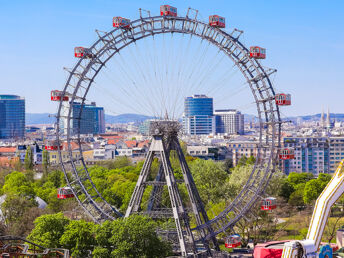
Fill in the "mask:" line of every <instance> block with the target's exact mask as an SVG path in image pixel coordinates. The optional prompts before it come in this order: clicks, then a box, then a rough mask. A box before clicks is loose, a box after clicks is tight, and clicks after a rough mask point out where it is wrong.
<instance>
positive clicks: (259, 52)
mask: <svg viewBox="0 0 344 258" xmlns="http://www.w3.org/2000/svg"><path fill="white" fill-rule="evenodd" d="M250 57H253V58H255V59H265V57H266V49H265V48H262V47H256V46H255V47H250Z"/></svg>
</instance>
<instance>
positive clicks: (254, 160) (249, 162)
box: [246, 156, 256, 165]
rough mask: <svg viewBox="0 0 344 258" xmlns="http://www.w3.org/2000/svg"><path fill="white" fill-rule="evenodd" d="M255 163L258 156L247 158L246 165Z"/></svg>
mask: <svg viewBox="0 0 344 258" xmlns="http://www.w3.org/2000/svg"><path fill="white" fill-rule="evenodd" d="M254 163H256V158H255V157H254V156H250V157H249V158H248V159H247V160H246V165H254Z"/></svg>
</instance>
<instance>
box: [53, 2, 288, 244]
mask: <svg viewBox="0 0 344 258" xmlns="http://www.w3.org/2000/svg"><path fill="white" fill-rule="evenodd" d="M142 14H143V12H142V10H140V18H139V19H137V20H134V21H130V20H129V19H126V18H123V17H115V18H114V19H113V27H114V28H113V29H112V30H111V31H109V32H101V31H96V32H97V34H98V37H99V39H98V40H96V42H95V43H94V44H93V45H92V46H90V47H88V48H85V47H76V48H75V57H77V58H79V59H78V61H77V63H76V65H75V66H74V67H73V68H72V69H69V70H68V72H69V76H68V79H67V82H66V84H65V86H64V89H63V91H53V92H52V96H51V98H52V100H54V101H59V108H58V112H57V134H56V143H55V145H56V146H53V148H54V149H57V150H58V152H59V158H60V164H61V167H62V169H63V172H64V173H65V175H66V180H67V184H68V186H67V187H66V188H65V189H63V191H64V192H63V191H62V192H61V196H62V197H61V198H68V197H70V196H74V197H75V198H76V199H77V201H78V203H79V205H80V206H81V207H82V208H83V209H84V211H85V212H86V213H87V215H89V216H90V217H91V218H92V219H93V220H94V221H95V222H97V223H101V222H103V221H104V220H114V219H116V218H118V217H122V216H123V214H122V213H121V212H120V211H119V209H118V207H114V206H112V205H111V204H109V203H108V202H107V201H106V200H105V198H104V197H103V196H102V194H101V193H100V191H98V189H97V188H96V186H95V184H94V183H93V181H92V179H91V177H90V174H89V171H88V168H87V165H86V162H85V159H84V155H83V147H82V140H81V133H82V132H80V124H81V120H82V119H81V117H82V111H83V108H82V107H83V105H84V104H85V103H87V101H88V93H89V91H90V89H91V88H92V87H93V86H94V84H95V79H96V77H97V75H98V74H99V73H100V72H101V71H102V69H105V68H106V66H107V64H108V63H109V61H110V60H111V59H112V58H114V57H115V56H116V55H121V53H122V52H123V51H124V50H125V49H126V48H128V47H129V46H130V45H133V44H136V43H137V42H139V41H141V40H144V39H146V38H154V37H156V36H157V35H162V34H173V35H174V34H181V35H190V36H192V37H194V38H198V39H200V40H201V41H205V42H208V43H209V44H210V45H212V46H214V47H215V48H217V49H218V51H219V52H221V53H223V54H224V56H225V57H226V58H228V59H229V60H231V62H232V63H233V66H235V67H236V68H237V69H238V71H240V73H241V75H242V76H243V78H244V80H245V85H246V87H248V88H249V89H250V92H251V94H252V96H253V99H254V105H255V108H256V110H257V117H258V125H259V130H258V133H259V135H258V151H257V158H256V162H255V164H254V166H253V168H252V171H251V173H250V176H249V178H248V180H247V182H246V183H245V185H244V186H243V188H242V190H241V191H240V193H239V194H238V195H237V196H236V197H235V199H234V200H233V201H232V202H231V203H230V204H228V205H227V207H226V208H225V209H224V210H223V211H222V212H221V213H219V214H218V215H217V216H216V217H215V218H213V219H211V220H209V221H207V222H206V223H204V224H202V225H198V226H197V228H195V229H192V230H196V231H200V230H204V229H206V228H207V227H209V225H211V227H212V229H213V230H212V231H211V233H209V234H208V235H206V236H205V239H206V240H210V239H212V238H213V237H215V236H216V235H217V234H219V233H221V232H224V231H226V230H227V229H233V227H234V225H235V224H236V223H237V222H238V221H239V220H240V219H242V218H244V217H245V215H246V214H247V213H248V212H249V211H250V209H252V207H253V206H254V204H256V203H257V201H259V202H260V201H261V199H262V198H264V192H265V189H266V187H267V185H268V183H269V180H270V179H271V177H272V175H273V173H274V172H275V170H276V166H277V164H278V162H276V161H277V160H278V159H280V158H281V159H290V158H292V157H291V156H292V153H291V152H292V150H290V149H289V150H288V149H285V150H282V151H281V144H280V141H281V124H282V120H281V117H280V111H279V107H280V106H287V105H290V104H291V103H290V95H288V94H283V93H280V94H277V93H276V92H275V90H274V88H273V85H272V81H271V80H270V76H271V75H272V74H273V73H274V72H276V70H275V69H267V68H264V67H263V66H262V65H261V63H260V59H265V58H266V51H265V49H264V48H262V47H259V46H253V47H250V48H247V47H246V46H245V45H244V44H243V43H242V42H241V35H242V34H243V32H242V31H240V30H238V29H234V30H232V31H231V32H227V31H225V30H224V28H225V18H223V17H221V16H218V15H212V16H210V17H209V22H203V21H201V20H198V19H197V16H198V11H196V10H194V9H191V8H189V9H188V11H187V14H186V16H185V17H182V16H177V8H175V7H172V6H162V7H161V9H160V14H161V15H159V16H150V13H149V12H148V14H147V15H146V16H144V15H142ZM74 102H78V103H80V104H79V105H80V107H81V108H80V109H79V111H78V112H74V111H72V108H71V106H72V105H73V103H74ZM73 123H74V124H75V125H76V126H74V127H73V126H72V124H73ZM62 143H65V144H66V146H67V151H68V157H67V158H63V157H62V151H61V146H62ZM75 145H76V146H78V148H77V149H78V152H79V153H78V155H75V154H73V151H72V150H73V149H75ZM280 152H281V153H282V154H281V155H282V157H280V156H279V153H280ZM287 152H288V153H287ZM287 154H288V155H287ZM66 196H67V197H66ZM265 209H269V208H266V205H265Z"/></svg>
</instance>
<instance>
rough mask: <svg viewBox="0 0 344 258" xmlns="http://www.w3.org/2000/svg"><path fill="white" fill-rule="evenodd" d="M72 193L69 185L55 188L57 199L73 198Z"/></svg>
mask: <svg viewBox="0 0 344 258" xmlns="http://www.w3.org/2000/svg"><path fill="white" fill-rule="evenodd" d="M73 197H74V194H73V191H72V189H71V188H70V187H62V188H59V189H58V190H57V199H62V200H63V199H67V198H73Z"/></svg>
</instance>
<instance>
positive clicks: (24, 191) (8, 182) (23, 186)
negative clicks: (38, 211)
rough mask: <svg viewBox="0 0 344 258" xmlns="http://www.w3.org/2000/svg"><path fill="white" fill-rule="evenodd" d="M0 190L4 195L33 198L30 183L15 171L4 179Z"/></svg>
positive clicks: (33, 194) (33, 193)
mask: <svg viewBox="0 0 344 258" xmlns="http://www.w3.org/2000/svg"><path fill="white" fill-rule="evenodd" d="M2 189H3V192H4V193H5V194H10V193H12V194H18V195H20V196H25V197H28V198H33V197H34V196H35V192H34V189H33V186H32V184H31V182H30V181H29V180H28V178H27V177H26V176H25V175H24V174H23V173H21V172H17V171H14V172H12V173H11V174H8V175H7V176H6V177H5V184H4V186H3V188H2Z"/></svg>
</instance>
